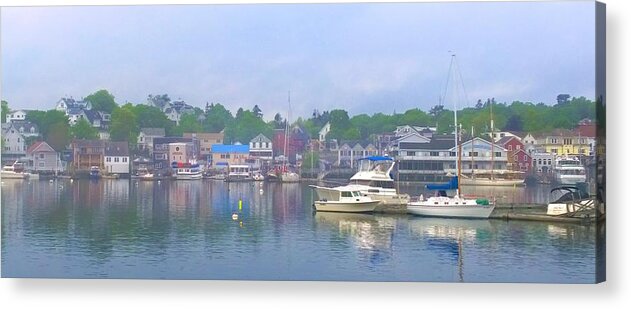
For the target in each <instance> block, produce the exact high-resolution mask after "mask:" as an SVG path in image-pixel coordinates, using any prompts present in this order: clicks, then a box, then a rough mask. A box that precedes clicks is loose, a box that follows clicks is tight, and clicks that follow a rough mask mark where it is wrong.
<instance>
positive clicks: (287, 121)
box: [283, 91, 291, 168]
mask: <svg viewBox="0 0 631 309" xmlns="http://www.w3.org/2000/svg"><path fill="white" fill-rule="evenodd" d="M287 105H288V106H289V108H288V110H287V119H285V144H284V145H283V155H285V160H284V161H283V168H284V167H285V166H287V161H289V155H287V138H288V136H289V133H288V132H289V117H290V116H291V114H290V111H291V91H287Z"/></svg>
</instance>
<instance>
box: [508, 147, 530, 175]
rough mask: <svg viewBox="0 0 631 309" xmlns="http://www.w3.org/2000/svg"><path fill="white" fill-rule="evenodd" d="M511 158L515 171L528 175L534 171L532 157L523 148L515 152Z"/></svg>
mask: <svg viewBox="0 0 631 309" xmlns="http://www.w3.org/2000/svg"><path fill="white" fill-rule="evenodd" d="M509 158H510V159H509V161H511V162H512V163H513V165H512V166H513V169H515V170H519V171H522V172H526V173H528V172H530V170H531V169H532V157H531V156H530V155H529V154H528V152H527V151H525V150H524V148H523V147H522V148H520V149H519V150H517V151H513V153H512V155H511V156H510V157H509Z"/></svg>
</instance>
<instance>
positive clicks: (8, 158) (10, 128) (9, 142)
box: [2, 120, 39, 165]
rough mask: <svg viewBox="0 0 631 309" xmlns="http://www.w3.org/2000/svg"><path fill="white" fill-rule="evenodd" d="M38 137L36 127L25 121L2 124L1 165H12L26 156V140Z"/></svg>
mask: <svg viewBox="0 0 631 309" xmlns="http://www.w3.org/2000/svg"><path fill="white" fill-rule="evenodd" d="M36 136H39V129H38V128H37V125H35V124H33V123H31V122H29V121H25V120H13V121H11V122H7V123H3V124H2V139H3V147H2V164H3V165H4V164H8V163H12V162H14V161H15V160H17V159H19V158H22V157H24V156H25V155H26V150H27V148H28V146H29V145H28V144H27V141H28V138H29V137H36Z"/></svg>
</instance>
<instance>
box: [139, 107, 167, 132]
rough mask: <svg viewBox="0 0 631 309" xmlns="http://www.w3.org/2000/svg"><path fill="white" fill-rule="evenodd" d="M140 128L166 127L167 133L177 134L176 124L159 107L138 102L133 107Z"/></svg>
mask: <svg viewBox="0 0 631 309" xmlns="http://www.w3.org/2000/svg"><path fill="white" fill-rule="evenodd" d="M132 111H133V113H134V115H135V116H136V121H138V125H137V126H138V129H141V128H164V130H165V133H166V134H167V135H174V134H175V124H174V123H173V121H171V120H169V118H167V116H166V115H165V114H164V113H163V112H162V111H161V110H160V109H158V108H156V107H154V106H149V105H146V104H137V105H134V106H133V108H132Z"/></svg>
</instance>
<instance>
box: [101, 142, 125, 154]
mask: <svg viewBox="0 0 631 309" xmlns="http://www.w3.org/2000/svg"><path fill="white" fill-rule="evenodd" d="M105 155H106V156H112V157H128V156H129V144H128V143H127V142H109V143H107V144H106V145H105Z"/></svg>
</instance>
